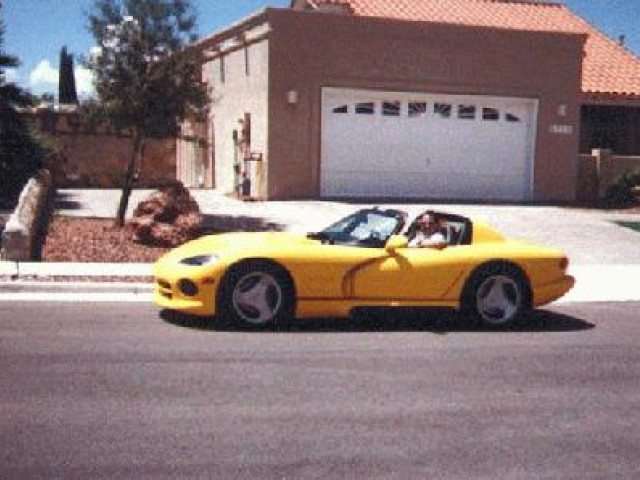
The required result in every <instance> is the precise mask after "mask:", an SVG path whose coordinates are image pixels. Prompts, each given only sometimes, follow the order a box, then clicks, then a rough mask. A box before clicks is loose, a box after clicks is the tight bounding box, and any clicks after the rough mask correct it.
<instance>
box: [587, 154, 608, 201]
mask: <svg viewBox="0 0 640 480" xmlns="http://www.w3.org/2000/svg"><path fill="white" fill-rule="evenodd" d="M591 155H593V156H594V157H596V171H597V172H598V197H599V198H603V197H604V196H605V194H606V192H607V188H608V187H609V186H610V185H611V184H612V183H613V180H614V179H613V173H614V172H613V162H612V158H611V157H612V154H611V150H608V149H606V148H597V149H594V150H592V151H591Z"/></svg>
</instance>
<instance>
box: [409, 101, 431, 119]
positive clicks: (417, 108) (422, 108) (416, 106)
mask: <svg viewBox="0 0 640 480" xmlns="http://www.w3.org/2000/svg"><path fill="white" fill-rule="evenodd" d="M426 114H427V102H409V118H417V117H421V116H423V115H426Z"/></svg>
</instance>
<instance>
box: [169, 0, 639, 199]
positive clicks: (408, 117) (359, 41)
mask: <svg viewBox="0 0 640 480" xmlns="http://www.w3.org/2000/svg"><path fill="white" fill-rule="evenodd" d="M196 47H197V48H201V49H203V51H204V52H205V55H206V62H205V63H204V65H203V80H204V81H205V82H206V83H207V84H208V86H209V88H210V89H211V92H212V97H213V100H214V101H213V103H212V106H211V109H210V112H209V115H208V119H207V121H206V122H205V123H204V124H202V125H192V126H185V132H183V133H184V134H185V138H193V139H197V140H198V141H197V142H191V143H186V144H184V145H183V147H182V149H180V148H179V150H180V151H181V154H180V155H179V157H178V176H179V178H180V179H182V180H183V181H185V182H186V183H187V184H189V185H192V186H203V187H215V188H217V189H220V190H222V191H225V192H232V191H234V190H236V189H237V188H238V186H239V185H243V186H244V193H245V194H250V195H251V196H253V197H256V198H263V199H293V198H340V197H349V198H354V197H355V198H358V197H362V198H398V199H408V198H421V199H446V200H469V201H476V200H484V201H493V200H496V201H508V202H568V203H571V202H574V201H575V200H576V199H577V198H578V191H579V188H580V187H579V178H580V168H581V167H580V156H579V154H580V153H589V152H590V151H591V149H593V148H608V149H611V150H613V151H614V153H619V154H625V155H640V60H639V59H638V58H637V57H635V56H634V55H633V54H632V53H631V52H629V51H628V50H626V49H625V48H624V46H623V45H621V44H620V43H619V42H617V41H615V40H613V39H610V38H608V37H607V36H605V35H604V34H603V33H601V32H600V31H598V30H597V29H596V28H595V27H594V26H592V25H590V24H588V23H587V22H586V21H585V20H583V19H582V18H580V17H579V16H577V15H576V14H575V13H573V12H572V11H570V10H569V9H568V8H567V7H566V6H564V5H563V4H561V3H557V2H550V1H541V0H538V1H534V0H530V1H524V0H448V1H447V2H442V1H439V0H294V1H292V2H291V5H290V7H289V8H284V9H271V8H268V9H265V10H263V11H260V12H257V13H255V14H254V15H252V16H250V17H249V18H246V19H244V20H241V21H239V22H238V23H236V24H234V25H231V26H229V27H228V28H225V29H224V30H223V31H220V32H217V33H214V34H212V35H210V36H208V37H206V38H204V39H203V40H201V41H200V42H199V43H198V44H197V45H196Z"/></svg>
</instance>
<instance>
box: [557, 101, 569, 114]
mask: <svg viewBox="0 0 640 480" xmlns="http://www.w3.org/2000/svg"><path fill="white" fill-rule="evenodd" d="M558 116H560V117H566V116H567V104H566V103H561V104H560V105H558Z"/></svg>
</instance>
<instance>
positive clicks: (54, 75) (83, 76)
mask: <svg viewBox="0 0 640 480" xmlns="http://www.w3.org/2000/svg"><path fill="white" fill-rule="evenodd" d="M74 74H75V78H76V90H77V92H78V96H79V97H80V98H87V97H90V96H92V95H93V94H94V93H95V90H94V88H93V74H92V73H91V70H88V69H86V68H84V67H83V66H80V65H77V66H76V67H75V68H74ZM58 80H59V73H58V69H57V68H54V67H53V66H52V65H51V62H49V60H46V59H45V60H41V61H40V63H38V65H37V66H36V68H34V69H33V70H32V71H31V73H30V74H29V87H31V89H32V90H33V92H34V93H36V94H40V93H44V92H50V93H55V94H57V93H58Z"/></svg>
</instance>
